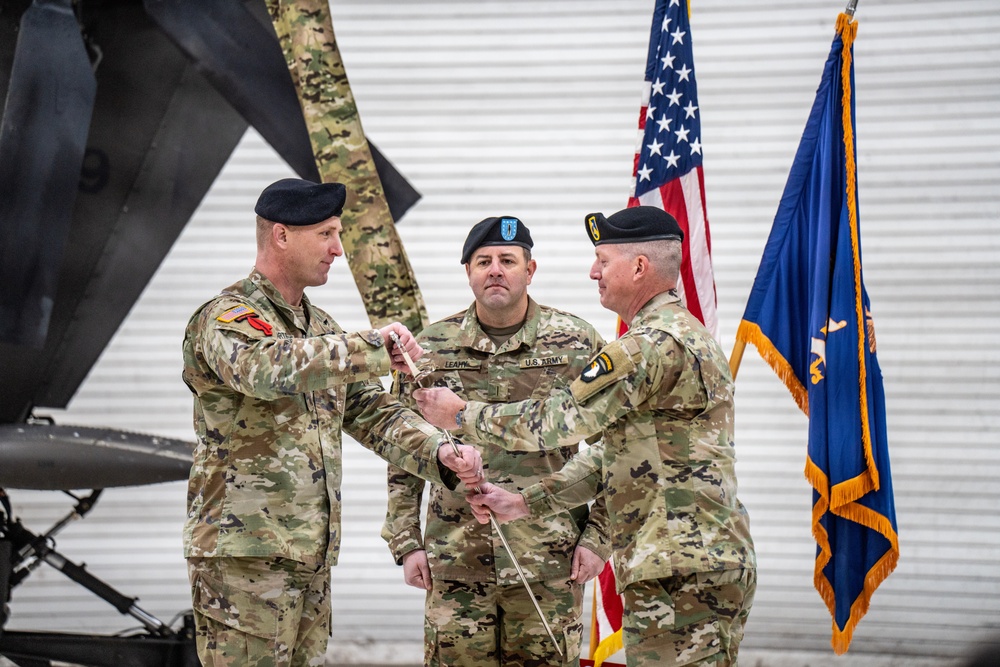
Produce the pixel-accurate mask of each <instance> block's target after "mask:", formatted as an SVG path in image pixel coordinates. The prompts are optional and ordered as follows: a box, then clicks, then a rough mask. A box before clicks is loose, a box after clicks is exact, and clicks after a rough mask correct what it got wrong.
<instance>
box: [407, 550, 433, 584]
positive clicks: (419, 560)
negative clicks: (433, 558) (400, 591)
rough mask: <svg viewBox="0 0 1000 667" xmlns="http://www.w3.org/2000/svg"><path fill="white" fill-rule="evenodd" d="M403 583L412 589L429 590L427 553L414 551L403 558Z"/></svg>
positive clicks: (429, 573)
mask: <svg viewBox="0 0 1000 667" xmlns="http://www.w3.org/2000/svg"><path fill="white" fill-rule="evenodd" d="M403 581H405V582H406V583H407V585H409V586H413V587H414V588H423V589H424V590H427V591H429V590H430V589H431V568H430V566H429V565H427V552H426V551H424V550H423V549H414V550H413V551H411V552H410V553H408V554H406V555H405V556H403Z"/></svg>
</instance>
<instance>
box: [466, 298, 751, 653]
mask: <svg viewBox="0 0 1000 667" xmlns="http://www.w3.org/2000/svg"><path fill="white" fill-rule="evenodd" d="M630 326H631V328H630V329H629V331H628V332H627V333H626V334H625V335H624V336H622V337H621V338H620V339H619V340H617V341H615V342H613V343H611V344H609V345H607V346H606V347H605V348H604V349H603V350H602V351H601V353H600V354H598V355H597V356H596V357H595V358H594V360H593V362H592V364H591V365H590V366H589V367H588V368H587V370H585V371H584V372H583V374H581V376H580V377H579V378H578V379H577V380H575V381H574V382H573V384H572V385H571V386H570V388H569V390H565V391H559V392H556V393H555V394H553V395H552V396H551V397H550V398H549V399H547V400H546V401H533V402H521V403H513V404H506V405H487V404H484V403H474V402H470V403H469V404H468V405H467V406H466V408H465V414H464V421H463V428H462V430H461V433H462V439H463V440H466V441H475V440H482V441H484V442H490V443H494V444H498V445H501V446H504V447H508V448H512V449H517V450H527V451H531V450H535V449H541V448H552V447H560V446H562V445H564V444H566V443H568V442H573V441H575V440H576V439H577V438H579V437H581V436H587V435H591V434H594V433H598V432H601V431H603V442H602V443H601V444H600V445H599V446H597V447H592V448H591V449H590V450H587V451H585V452H582V453H581V454H580V455H579V456H577V457H575V458H574V459H573V460H572V461H571V462H570V463H569V464H568V465H567V466H566V467H565V468H564V469H563V470H562V471H561V472H559V473H556V474H555V475H552V476H550V477H549V478H548V479H546V480H544V481H542V482H541V483H539V484H536V485H534V486H532V487H529V488H528V489H526V490H525V491H524V493H523V495H524V497H525V499H526V500H527V501H528V504H529V507H531V510H532V515H533V516H544V515H545V514H546V513H548V512H551V511H555V510H558V509H559V508H561V507H566V506H573V505H575V504H577V503H579V502H580V501H581V500H583V499H585V498H586V497H588V496H589V495H590V494H593V493H595V492H597V490H598V488H599V487H600V485H601V484H603V488H604V495H605V496H606V498H607V507H608V513H609V515H610V517H611V532H612V543H613V549H614V567H615V576H616V579H617V585H618V589H619V591H620V592H623V593H624V595H625V600H626V606H627V612H626V614H625V618H624V633H623V635H624V642H625V647H626V657H627V660H628V664H629V665H630V666H632V665H687V664H697V663H699V662H700V661H705V663H706V664H735V663H736V659H735V656H736V652H737V649H738V648H739V641H740V639H741V638H742V631H743V630H742V629H743V624H744V623H745V620H746V615H747V613H748V612H749V608H750V605H751V603H752V600H753V594H754V590H755V588H756V561H755V556H754V550H753V542H752V540H751V538H750V530H749V518H748V516H747V512H746V510H745V509H744V507H743V505H742V504H741V503H740V502H739V500H738V499H737V498H736V475H735V470H734V463H735V454H734V445H733V381H732V375H731V374H730V371H729V365H728V363H727V362H726V358H725V356H724V354H723V352H722V350H721V349H720V348H719V345H718V343H716V342H715V340H714V339H713V338H712V337H711V335H710V334H709V333H708V332H707V331H706V330H705V328H704V327H703V326H702V325H701V324H700V323H698V322H697V320H695V319H694V317H693V316H691V314H690V313H688V312H687V310H685V309H684V308H683V307H682V306H681V305H680V302H679V299H678V297H677V295H676V293H675V292H673V291H670V292H665V293H662V294H659V295H657V296H655V297H653V298H652V299H651V300H650V301H649V302H648V303H647V304H646V305H645V306H643V308H641V309H640V310H639V312H638V313H637V314H636V315H635V317H634V319H633V321H632V322H631V323H630ZM657 587H659V588H657ZM687 599H694V600H700V603H701V605H702V607H704V609H703V610H702V611H703V613H700V612H698V613H695V612H692V608H691V606H690V604H688V603H687V602H682V601H683V600H687ZM682 611H683V613H681V612H682ZM692 614H693V615H692ZM654 620H655V621H656V622H655V623H653V622H651V621H654Z"/></svg>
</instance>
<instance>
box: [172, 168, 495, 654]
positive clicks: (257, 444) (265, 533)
mask: <svg viewBox="0 0 1000 667" xmlns="http://www.w3.org/2000/svg"><path fill="white" fill-rule="evenodd" d="M346 196H347V190H346V188H345V187H344V186H343V185H341V184H340V183H311V182H309V181H303V180H300V179H297V178H286V179H283V180H280V181H278V182H277V183H274V184H272V185H270V186H268V187H267V188H265V189H264V191H263V192H262V193H261V195H260V198H259V199H258V201H257V205H256V207H255V209H254V210H255V211H256V213H257V259H256V262H255V264H254V268H253V270H252V271H251V272H250V275H249V276H247V277H246V278H244V279H242V280H239V281H237V282H236V283H234V284H232V285H230V286H229V287H226V288H225V289H223V290H222V291H221V293H219V294H218V295H217V296H215V297H213V298H212V299H210V300H209V301H208V302H207V303H205V304H204V305H202V306H201V307H199V308H198V310H197V311H196V312H195V314H194V315H193V316H192V317H191V320H190V321H189V323H188V326H187V330H186V331H185V335H184V345H183V351H184V371H183V378H184V382H185V384H187V386H188V388H189V389H190V390H191V392H192V394H193V395H194V415H195V419H194V427H195V432H196V433H197V435H198V445H197V447H196V448H195V450H194V455H193V462H192V465H191V476H190V480H189V483H188V489H189V493H188V520H187V523H186V524H185V530H184V556H185V557H186V558H187V559H188V565H189V568H188V572H189V576H190V579H191V585H192V608H193V610H194V619H195V634H196V642H197V647H198V653H199V657H200V658H201V663H202V664H204V665H219V664H230V663H231V662H232V660H233V659H232V656H233V655H238V656H242V657H241V658H240V659H239V660H237V662H238V663H239V664H246V665H250V664H254V665H258V664H268V665H273V664H278V663H281V664H295V665H304V664H319V663H321V662H322V656H323V655H324V654H325V653H326V646H327V638H328V637H329V635H330V615H331V612H330V608H331V607H330V596H329V578H330V571H329V568H330V567H331V566H333V565H334V564H335V563H336V561H337V554H338V552H339V550H340V488H339V482H340V478H341V470H340V461H341V452H340V450H341V443H342V436H341V431H342V430H346V431H347V432H349V433H350V434H351V436H352V437H353V438H354V439H355V440H357V441H358V442H359V443H361V445H363V446H364V447H367V448H368V449H372V450H373V451H375V452H376V453H377V454H379V455H380V456H381V457H383V458H384V459H386V460H387V461H389V462H390V463H393V464H395V465H398V466H400V467H402V468H404V469H406V470H408V471H410V472H411V473H413V474H415V475H421V476H423V477H425V478H427V479H428V480H430V481H432V482H437V483H438V484H443V485H446V486H448V488H454V487H455V486H457V480H456V478H454V477H453V476H451V475H450V474H449V473H448V471H447V470H446V468H445V467H444V466H450V467H452V468H453V469H454V470H456V471H457V472H458V473H459V475H458V478H457V479H460V480H462V481H464V482H466V483H469V484H474V483H476V482H478V481H480V480H481V479H482V458H481V456H480V454H479V452H478V451H477V450H475V449H474V448H472V447H468V446H466V445H459V447H460V448H461V451H462V453H461V454H457V453H456V452H455V450H454V449H453V448H452V447H450V446H449V447H442V446H441V445H442V444H444V443H445V441H444V438H443V436H442V435H441V434H439V433H438V432H437V431H436V430H434V429H433V428H432V427H430V426H429V425H428V424H424V423H422V422H420V421H418V418H417V417H416V415H414V414H413V413H412V412H410V411H408V410H406V409H405V408H404V407H403V406H402V405H401V404H400V403H399V402H398V401H395V400H393V399H392V398H391V397H390V396H387V395H386V393H385V390H384V389H383V387H382V384H381V383H380V382H379V381H378V377H379V376H380V375H388V373H389V371H390V370H396V371H398V372H400V373H407V372H409V366H408V365H407V364H406V362H405V360H404V357H403V351H404V350H405V351H406V352H408V353H409V355H410V356H411V357H412V358H414V359H419V358H420V356H421V354H422V353H423V350H422V349H421V348H420V346H419V345H418V344H417V343H416V341H415V340H414V338H413V336H412V335H411V334H410V332H409V331H408V330H407V329H406V327H405V326H403V325H402V324H400V323H399V322H393V323H391V324H389V325H387V326H384V327H381V328H379V329H368V330H364V331H359V332H356V333H347V332H345V331H344V330H343V329H341V328H340V327H339V326H338V325H337V323H336V322H335V321H334V319H333V318H332V317H331V316H330V315H329V314H327V313H326V312H324V311H323V310H321V309H320V308H317V307H316V306H314V305H313V304H312V303H310V301H309V297H308V296H306V294H305V288H306V287H310V286H317V285H323V284H325V283H326V281H327V278H328V276H329V272H330V266H331V265H332V264H333V262H334V260H335V259H336V258H338V257H340V256H342V255H343V254H344V247H343V245H342V244H341V241H340V234H341V232H342V230H343V226H342V224H341V221H340V214H341V212H342V211H343V208H344V201H345V199H346ZM345 406H346V407H345ZM463 457H464V460H463ZM439 462H440V464H441V465H438V463H439ZM317 471H319V473H317ZM222 582H225V583H224V584H223V583H222ZM219 586H232V587H233V590H238V591H239V593H240V596H239V597H230V596H227V597H226V599H227V602H226V604H224V605H222V606H221V607H220V606H219V603H218V600H219V596H220V595H224V594H223V593H220V592H219V591H220V590H228V588H221V589H220V588H219ZM264 595H266V597H267V604H266V605H264V604H263V603H262V602H261V600H262V599H263V597H262V596H264ZM265 607H267V609H268V610H269V611H268V613H266V614H261V613H260V611H261V609H263V608H265ZM237 621H238V622H237ZM260 637H265V638H270V641H265V640H262V639H260Z"/></svg>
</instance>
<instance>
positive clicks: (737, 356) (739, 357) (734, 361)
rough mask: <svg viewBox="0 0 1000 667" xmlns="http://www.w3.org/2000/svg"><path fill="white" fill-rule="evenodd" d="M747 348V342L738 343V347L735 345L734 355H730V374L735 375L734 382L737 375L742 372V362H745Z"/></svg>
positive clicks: (740, 341)
mask: <svg viewBox="0 0 1000 667" xmlns="http://www.w3.org/2000/svg"><path fill="white" fill-rule="evenodd" d="M746 347H747V343H746V341H745V340H738V341H736V345H733V353H732V354H731V355H729V372H730V373H732V374H733V380H735V379H736V374H737V373H739V372H740V362H741V361H743V350H745V349H746Z"/></svg>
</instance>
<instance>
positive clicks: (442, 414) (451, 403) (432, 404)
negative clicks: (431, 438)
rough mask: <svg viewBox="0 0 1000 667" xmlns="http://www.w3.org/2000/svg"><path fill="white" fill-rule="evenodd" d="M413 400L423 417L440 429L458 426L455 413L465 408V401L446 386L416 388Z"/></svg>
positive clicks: (451, 428) (449, 429)
mask: <svg viewBox="0 0 1000 667" xmlns="http://www.w3.org/2000/svg"><path fill="white" fill-rule="evenodd" d="M413 400H415V401H416V402H417V409H418V410H420V414H422V415H423V416H424V419H426V420H427V421H429V422H430V423H432V424H434V425H435V426H437V427H438V428H440V429H444V430H446V431H451V430H454V429H457V428H458V427H459V425H458V422H457V421H456V420H455V415H457V414H458V412H459V411H460V410H464V409H465V401H463V400H462V399H461V398H459V397H458V394H456V393H455V392H453V391H452V390H451V389H448V388H447V387H431V388H429V389H416V390H414V392H413Z"/></svg>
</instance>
